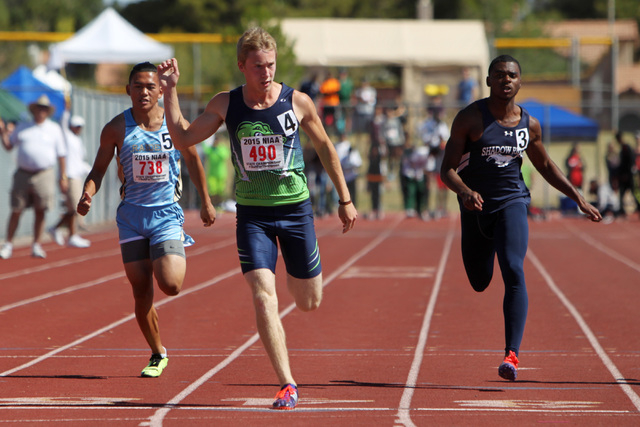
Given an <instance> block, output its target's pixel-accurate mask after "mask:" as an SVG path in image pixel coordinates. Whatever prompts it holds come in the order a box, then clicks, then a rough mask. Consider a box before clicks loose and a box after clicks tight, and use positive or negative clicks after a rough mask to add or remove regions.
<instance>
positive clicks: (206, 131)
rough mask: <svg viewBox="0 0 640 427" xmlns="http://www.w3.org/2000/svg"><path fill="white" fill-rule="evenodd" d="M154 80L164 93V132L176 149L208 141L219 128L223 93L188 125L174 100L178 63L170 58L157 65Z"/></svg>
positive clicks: (224, 110) (223, 110) (224, 108)
mask: <svg viewBox="0 0 640 427" xmlns="http://www.w3.org/2000/svg"><path fill="white" fill-rule="evenodd" d="M158 77H159V79H160V87H161V88H162V91H163V93H164V107H165V114H166V118H167V128H168V129H169V133H170V134H171V139H172V140H173V143H174V144H175V146H176V148H178V149H180V150H183V149H185V148H188V147H191V146H193V145H196V144H198V143H200V142H202V141H204V140H206V139H207V138H209V137H210V136H211V135H213V134H214V133H215V132H216V131H217V130H218V129H219V128H220V126H221V125H222V123H223V121H224V117H225V116H226V113H227V106H228V105H229V102H228V95H225V94H227V93H226V92H222V93H220V94H218V95H216V96H214V97H213V98H212V99H211V101H209V103H208V104H207V106H206V108H205V110H204V112H203V113H202V114H201V115H200V116H198V117H197V118H196V119H195V120H194V121H193V123H191V124H189V122H188V121H187V120H186V119H185V118H184V116H183V115H182V111H181V110H180V102H179V100H178V90H177V86H178V80H179V78H180V70H179V68H178V60H177V59H175V58H172V59H168V60H166V61H164V62H163V63H161V64H160V65H158Z"/></svg>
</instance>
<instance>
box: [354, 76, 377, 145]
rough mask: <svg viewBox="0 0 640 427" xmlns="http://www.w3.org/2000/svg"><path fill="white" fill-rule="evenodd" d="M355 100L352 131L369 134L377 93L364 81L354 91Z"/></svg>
mask: <svg viewBox="0 0 640 427" xmlns="http://www.w3.org/2000/svg"><path fill="white" fill-rule="evenodd" d="M355 98H356V99H355V102H356V105H355V118H354V128H355V129H354V130H355V131H356V132H366V133H369V132H370V129H369V128H370V126H371V122H372V120H373V116H374V113H375V108H376V104H377V102H378V91H377V90H376V88H374V87H373V86H371V83H369V81H368V80H367V79H364V80H363V81H362V83H361V85H360V87H359V88H358V89H357V90H356V94H355Z"/></svg>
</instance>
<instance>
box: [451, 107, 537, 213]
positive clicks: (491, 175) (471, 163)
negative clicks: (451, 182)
mask: <svg viewBox="0 0 640 427" xmlns="http://www.w3.org/2000/svg"><path fill="white" fill-rule="evenodd" d="M476 104H478V107H479V108H480V111H481V112H482V123H483V125H482V127H483V132H482V136H481V137H480V139H478V140H477V141H471V140H467V142H466V143H465V150H464V151H465V152H464V154H463V156H462V158H461V159H460V164H459V165H458V169H457V172H458V175H460V178H462V181H463V182H464V183H465V184H466V185H467V186H468V187H469V188H470V189H472V190H473V191H476V192H478V193H480V195H481V196H482V198H483V199H484V205H483V208H482V212H480V213H485V214H490V213H493V212H496V211H498V210H500V209H503V208H504V207H506V206H508V205H510V204H512V203H525V204H529V202H530V201H531V195H530V193H529V189H528V188H527V186H526V185H525V183H524V179H523V178H522V173H521V171H520V167H521V166H522V153H523V152H524V151H525V150H526V149H527V147H528V145H529V113H527V111H526V110H525V109H524V108H522V107H520V110H521V117H520V121H519V122H518V124H517V125H516V126H513V127H505V126H502V125H500V124H499V123H498V122H497V121H496V119H495V118H494V117H493V115H492V114H491V112H490V111H489V107H488V106H487V99H486V98H485V99H480V100H478V101H476ZM458 202H459V203H460V207H461V209H464V206H463V205H462V201H461V199H460V198H458Z"/></svg>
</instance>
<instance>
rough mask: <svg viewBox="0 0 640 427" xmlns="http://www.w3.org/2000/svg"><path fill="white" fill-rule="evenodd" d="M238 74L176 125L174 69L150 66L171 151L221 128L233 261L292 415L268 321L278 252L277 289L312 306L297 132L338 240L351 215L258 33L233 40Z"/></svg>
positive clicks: (327, 148) (319, 130) (284, 368)
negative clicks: (326, 196)
mask: <svg viewBox="0 0 640 427" xmlns="http://www.w3.org/2000/svg"><path fill="white" fill-rule="evenodd" d="M237 56H238V68H239V70H240V72H242V74H243V75H244V77H245V84H244V85H242V86H240V87H238V88H236V89H234V90H231V91H228V92H220V93H218V94H217V95H215V96H214V97H213V98H212V99H211V100H210V101H209V103H208V104H207V106H206V108H205V110H204V112H203V113H202V114H201V115H200V116H198V117H197V118H196V119H195V120H194V121H193V123H189V122H187V121H186V120H185V119H184V117H182V112H181V111H180V106H179V102H178V95H177V92H176V85H177V83H178V78H179V76H180V72H179V70H178V61H177V60H175V59H170V60H167V61H164V62H163V63H162V64H160V65H159V66H158V72H159V73H160V74H161V76H162V77H161V84H163V87H164V88H165V94H166V96H165V107H166V111H167V127H168V128H169V132H170V133H171V137H172V139H173V140H174V142H175V144H176V146H177V147H179V148H186V147H190V146H192V145H195V144H198V143H199V142H201V141H204V140H205V139H207V138H208V137H209V136H211V135H212V134H213V133H214V132H215V131H216V130H218V128H219V127H220V126H221V125H222V123H225V124H226V125H227V130H228V131H229V137H230V141H231V150H232V156H231V157H232V161H233V166H234V168H235V182H236V201H237V215H236V216H237V225H236V236H237V242H238V256H239V259H240V265H241V266H242V272H243V273H244V277H245V280H246V281H247V283H248V284H249V286H250V287H251V291H252V294H253V302H254V308H255V312H256V321H257V325H258V332H259V333H260V339H261V340H262V343H263V345H264V347H265V350H266V351H267V354H268V355H269V358H270V360H271V364H272V366H273V368H274V370H275V372H276V375H277V377H278V380H279V382H280V386H281V389H280V391H279V392H278V393H277V395H276V399H275V401H274V402H273V405H272V407H273V408H274V409H285V410H287V409H293V408H295V406H296V404H297V402H298V389H297V385H296V383H295V381H294V379H293V375H292V373H291V368H290V366H289V356H288V352H287V346H286V340H285V334H284V329H283V327H282V322H281V321H280V317H279V315H278V298H277V294H276V280H275V277H276V276H275V266H276V259H277V256H278V244H279V245H280V250H281V252H282V258H283V260H284V263H285V267H286V269H287V288H288V290H289V292H290V293H291V294H292V295H293V297H294V299H295V301H296V305H297V306H298V308H299V309H301V310H302V311H311V310H315V309H316V308H318V306H319V305H320V301H321V300H322V272H321V263H320V252H319V249H318V245H317V239H316V235H315V230H314V225H313V211H312V210H311V202H310V200H309V191H308V188H307V181H306V177H305V175H304V162H303V159H302V148H301V146H300V138H299V135H298V133H299V129H302V130H304V132H305V133H306V134H307V136H309V139H310V140H311V142H312V143H313V146H314V148H315V150H316V152H317V153H318V157H319V158H320V160H321V161H322V165H323V166H324V168H325V170H326V171H327V174H328V175H329V177H330V178H331V180H332V182H333V184H334V185H335V188H336V191H337V193H338V196H339V198H340V206H339V208H338V217H339V218H340V221H341V222H342V231H343V232H344V233H346V232H347V231H349V230H351V228H353V226H354V224H355V221H356V218H357V216H358V212H357V211H356V209H355V207H354V206H353V203H352V202H351V196H350V195H349V189H348V187H347V184H346V181H345V179H344V175H343V173H342V168H341V167H340V158H339V157H338V154H337V153H336V150H335V148H334V146H333V143H332V142H331V140H330V139H329V137H328V135H327V133H326V131H325V129H324V127H323V126H322V121H321V120H320V117H319V116H318V113H317V111H316V107H315V104H314V103H313V101H312V100H311V98H309V96H308V95H306V94H304V93H302V92H299V91H297V90H293V89H292V88H290V87H288V86H287V85H285V84H283V83H277V82H276V81H275V80H274V76H275V72H276V57H277V45H276V41H275V39H274V38H273V37H272V36H271V35H270V34H269V33H268V32H266V31H265V30H263V29H262V28H252V29H249V30H247V31H245V33H244V34H243V35H242V37H240V40H239V41H238V46H237Z"/></svg>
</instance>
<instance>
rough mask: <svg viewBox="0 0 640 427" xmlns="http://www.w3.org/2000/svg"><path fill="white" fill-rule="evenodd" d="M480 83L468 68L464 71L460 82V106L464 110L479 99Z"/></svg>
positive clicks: (458, 97) (458, 96)
mask: <svg viewBox="0 0 640 427" xmlns="http://www.w3.org/2000/svg"><path fill="white" fill-rule="evenodd" d="M478 94H479V89H478V82H477V81H476V79H474V78H473V76H472V75H471V70H470V69H469V68H468V67H465V68H463V69H462V78H461V79H460V81H459V82H458V94H457V100H458V106H459V107H460V108H464V107H466V106H467V105H469V104H471V103H472V102H473V101H475V100H476V99H478Z"/></svg>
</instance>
